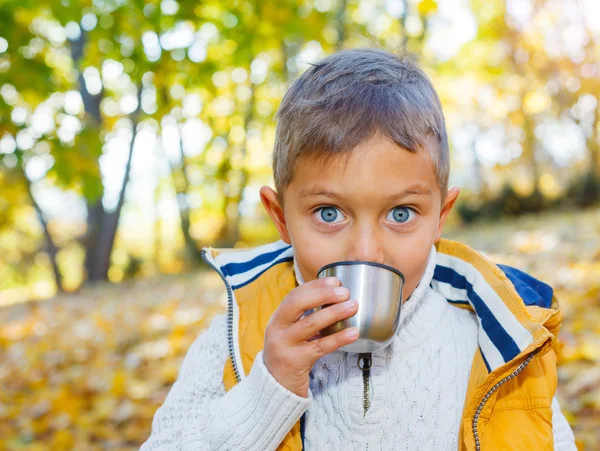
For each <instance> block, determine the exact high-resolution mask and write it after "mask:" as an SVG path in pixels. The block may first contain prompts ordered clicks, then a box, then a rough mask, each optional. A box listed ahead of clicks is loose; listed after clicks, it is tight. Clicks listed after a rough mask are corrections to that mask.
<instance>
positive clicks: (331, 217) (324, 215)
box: [319, 207, 338, 223]
mask: <svg viewBox="0 0 600 451" xmlns="http://www.w3.org/2000/svg"><path fill="white" fill-rule="evenodd" d="M319 213H320V215H319V216H321V219H322V220H323V221H325V222H329V223H332V222H333V221H335V219H336V218H337V217H338V212H337V209H336V208H334V207H321V208H319Z"/></svg>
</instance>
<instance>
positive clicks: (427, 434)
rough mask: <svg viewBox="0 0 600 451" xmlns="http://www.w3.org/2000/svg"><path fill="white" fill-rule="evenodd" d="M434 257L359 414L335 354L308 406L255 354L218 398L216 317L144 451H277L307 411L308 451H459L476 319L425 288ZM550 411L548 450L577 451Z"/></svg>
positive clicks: (353, 380)
mask: <svg viewBox="0 0 600 451" xmlns="http://www.w3.org/2000/svg"><path fill="white" fill-rule="evenodd" d="M435 257H436V251H435V247H434V248H432V251H431V254H430V258H429V262H428V265H427V269H426V271H425V273H424V275H423V277H422V280H421V281H420V283H419V285H418V286H417V288H416V289H415V290H414V292H413V293H412V294H411V296H410V297H409V299H408V300H407V301H406V302H405V304H404V305H403V307H402V312H401V319H400V329H399V332H398V334H397V335H396V337H395V338H394V341H393V342H392V343H391V344H390V345H389V346H388V347H386V348H385V349H383V350H381V351H378V352H376V353H373V356H372V360H373V362H372V367H371V384H370V387H371V391H370V398H371V405H370V408H369V410H368V412H367V414H366V415H364V411H363V377H362V372H361V370H360V369H359V368H358V366H357V354H354V353H346V352H342V351H338V352H334V353H332V354H329V355H327V356H325V357H323V358H321V359H319V360H318V361H317V363H316V365H315V367H314V368H313V370H312V372H311V375H310V390H309V395H308V397H307V398H302V397H299V396H296V395H295V394H293V393H291V392H289V391H288V390H286V389H285V388H284V387H282V386H281V385H280V384H279V383H278V382H277V381H276V380H275V379H274V378H273V377H272V376H271V375H270V373H269V371H268V370H267V369H266V367H265V365H264V362H263V359H262V352H261V353H259V354H258V355H257V357H256V359H255V362H254V365H253V367H252V369H251V371H250V374H249V375H248V376H247V377H246V378H245V379H244V380H243V381H242V382H241V383H239V384H237V385H236V386H235V387H234V388H233V389H232V390H230V391H229V392H228V393H225V389H224V387H223V382H222V377H223V367H224V364H225V361H226V359H227V355H228V354H227V353H228V351H227V339H226V327H225V317H224V316H223V315H220V316H218V317H216V318H215V319H214V320H213V322H212V324H211V326H210V328H209V329H208V331H206V332H204V333H203V334H202V335H200V336H199V337H198V339H197V340H196V341H195V342H194V343H193V344H192V346H191V348H190V350H189V351H188V354H187V355H186V357H185V359H184V362H183V364H182V366H181V369H180V372H179V376H178V379H177V381H176V382H175V384H174V385H173V387H172V389H171V391H170V392H169V395H168V396H167V399H166V400H165V402H164V404H163V405H162V406H161V407H160V408H159V409H158V410H157V412H156V414H155V416H154V420H153V422H152V435H151V436H150V438H149V439H148V441H147V442H146V443H145V444H144V445H143V446H142V448H141V451H151V450H164V451H171V450H173V451H174V450H186V451H187V450H189V451H192V450H194V451H199V450H212V449H227V450H257V451H258V450H260V451H263V450H275V449H276V448H277V446H278V445H279V443H280V442H281V440H282V439H283V437H284V436H285V435H286V434H287V432H288V431H289V430H290V429H291V427H292V426H293V425H294V424H295V423H296V422H297V421H298V420H299V419H300V417H301V416H302V414H303V413H305V412H306V423H305V443H304V444H305V449H308V450H321V449H322V450H341V449H344V450H346V449H354V450H366V449H369V450H374V449H378V450H392V449H393V450H397V449H398V450H456V449H457V448H458V428H459V424H460V418H461V413H462V409H463V404H464V399H465V395H466V388H467V382H468V380H469V372H470V369H471V363H472V359H473V355H474V353H475V350H476V348H477V327H478V326H477V320H476V318H475V316H474V314H472V313H471V312H469V311H468V310H464V309H458V308H454V307H452V306H451V305H449V304H448V302H447V301H446V300H445V299H444V298H443V297H442V296H441V295H440V294H439V293H437V292H436V291H434V290H433V289H432V288H431V287H430V285H429V284H430V282H431V279H432V277H433V270H434V268H435ZM294 270H295V273H296V279H297V280H298V283H299V284H302V283H303V280H302V276H301V274H300V271H299V270H298V267H297V266H296V265H295V266H294ZM552 408H553V431H554V442H555V449H556V450H558V451H563V450H564V451H567V450H568V451H571V450H573V451H574V450H576V447H575V443H574V437H573V433H572V431H571V428H570V426H569V424H568V423H567V421H566V419H565V418H564V416H563V415H562V413H561V411H560V407H559V405H558V402H557V401H556V400H554V401H553V404H552Z"/></svg>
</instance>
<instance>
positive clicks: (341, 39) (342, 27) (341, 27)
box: [335, 0, 348, 50]
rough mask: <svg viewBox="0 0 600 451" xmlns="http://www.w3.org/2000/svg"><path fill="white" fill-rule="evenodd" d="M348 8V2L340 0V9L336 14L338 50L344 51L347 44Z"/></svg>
mask: <svg viewBox="0 0 600 451" xmlns="http://www.w3.org/2000/svg"><path fill="white" fill-rule="evenodd" d="M347 8H348V0H340V7H339V9H338V10H337V14H336V20H335V21H336V24H337V35H338V40H337V43H336V50H342V49H343V48H344V43H345V42H346V9H347Z"/></svg>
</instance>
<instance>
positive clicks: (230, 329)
mask: <svg viewBox="0 0 600 451" xmlns="http://www.w3.org/2000/svg"><path fill="white" fill-rule="evenodd" d="M205 254H206V250H205V249H202V252H201V253H200V256H201V257H202V260H204V261H205V262H206V264H208V266H210V267H211V268H212V269H214V270H215V271H216V272H217V274H218V275H219V277H221V280H222V281H223V283H224V284H225V288H226V289H227V346H228V348H229V358H230V359H231V365H232V366H233V372H234V374H235V380H236V381H237V382H241V380H242V378H241V377H240V371H239V369H238V366H237V362H236V361H235V350H234V347H233V290H232V289H231V287H230V286H229V283H228V282H227V280H226V279H225V276H223V274H221V271H220V270H219V269H218V268H217V267H216V266H215V265H213V264H212V263H211V262H210V261H208V259H207V258H206V255H205Z"/></svg>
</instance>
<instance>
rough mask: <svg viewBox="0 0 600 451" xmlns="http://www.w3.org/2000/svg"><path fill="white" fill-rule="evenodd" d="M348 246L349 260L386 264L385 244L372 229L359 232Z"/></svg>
mask: <svg viewBox="0 0 600 451" xmlns="http://www.w3.org/2000/svg"><path fill="white" fill-rule="evenodd" d="M348 244H349V245H348V249H349V250H348V260H350V261H354V260H362V261H367V262H373V263H381V264H384V263H385V252H384V246H383V242H382V240H381V239H380V237H379V236H378V233H377V232H376V231H374V230H373V229H372V228H364V229H362V230H358V231H357V233H356V234H354V235H353V236H352V237H351V239H350V242H349V243H348Z"/></svg>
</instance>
